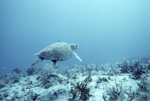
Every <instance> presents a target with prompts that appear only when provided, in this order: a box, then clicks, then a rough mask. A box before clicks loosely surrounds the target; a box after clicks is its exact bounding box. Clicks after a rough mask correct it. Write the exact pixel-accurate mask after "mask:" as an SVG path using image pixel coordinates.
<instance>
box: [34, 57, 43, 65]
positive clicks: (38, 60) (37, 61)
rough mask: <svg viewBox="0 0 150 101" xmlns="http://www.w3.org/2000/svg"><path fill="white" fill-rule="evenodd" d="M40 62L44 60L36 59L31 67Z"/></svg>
mask: <svg viewBox="0 0 150 101" xmlns="http://www.w3.org/2000/svg"><path fill="white" fill-rule="evenodd" d="M42 60H44V59H41V58H38V59H37V60H36V61H35V62H34V63H33V64H32V65H31V66H34V65H35V64H37V63H39V62H41V61H42Z"/></svg>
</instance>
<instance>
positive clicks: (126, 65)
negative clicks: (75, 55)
mask: <svg viewBox="0 0 150 101" xmlns="http://www.w3.org/2000/svg"><path fill="white" fill-rule="evenodd" d="M0 92H1V93H0V100H1V101H150V97H149V94H150V58H144V59H136V60H129V59H124V61H122V62H119V63H105V64H100V65H96V64H94V63H92V64H88V65H73V66H72V67H69V66H56V67H55V68H51V67H50V65H49V64H46V65H45V66H44V67H43V68H40V69H37V68H34V67H32V68H28V69H27V70H26V71H21V70H19V69H17V68H15V69H13V70H12V72H11V73H9V74H5V75H2V76H0Z"/></svg>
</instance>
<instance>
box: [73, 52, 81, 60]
mask: <svg viewBox="0 0 150 101" xmlns="http://www.w3.org/2000/svg"><path fill="white" fill-rule="evenodd" d="M72 54H73V55H74V56H75V57H76V58H77V59H78V60H79V61H80V62H82V59H81V58H80V57H79V56H78V54H77V53H75V52H72Z"/></svg>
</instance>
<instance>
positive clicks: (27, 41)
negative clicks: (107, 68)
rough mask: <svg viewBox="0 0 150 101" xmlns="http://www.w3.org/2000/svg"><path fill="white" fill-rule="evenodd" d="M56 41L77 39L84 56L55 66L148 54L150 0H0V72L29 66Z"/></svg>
mask: <svg viewBox="0 0 150 101" xmlns="http://www.w3.org/2000/svg"><path fill="white" fill-rule="evenodd" d="M58 40H60V41H63V42H68V43H76V44H78V45H79V48H78V50H76V51H75V52H76V53H77V54H78V55H79V56H80V57H81V58H82V60H83V62H82V63H81V62H79V61H78V60H77V59H76V58H75V57H72V58H71V59H69V60H66V61H63V62H58V63H57V64H58V65H65V66H72V65H74V64H78V65H86V64H90V63H96V64H101V63H103V62H112V61H120V60H122V59H123V58H136V57H143V56H150V45H149V44H150V1H149V0H44V1H43V0H28V1H27V0H0V73H1V74H3V73H7V72H10V71H11V70H12V69H13V68H20V69H24V68H28V67H30V65H31V64H32V63H33V62H34V61H35V60H36V58H37V56H35V53H37V52H39V51H40V50H41V49H43V48H44V47H46V46H48V45H50V44H52V43H55V42H58ZM45 63H50V61H43V62H41V63H39V64H37V65H36V66H37V67H39V68H40V67H42V66H43V65H44V64H45Z"/></svg>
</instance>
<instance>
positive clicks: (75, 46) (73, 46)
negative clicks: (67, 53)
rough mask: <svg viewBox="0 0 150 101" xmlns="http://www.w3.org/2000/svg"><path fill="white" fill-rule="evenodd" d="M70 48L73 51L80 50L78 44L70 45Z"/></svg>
mask: <svg viewBox="0 0 150 101" xmlns="http://www.w3.org/2000/svg"><path fill="white" fill-rule="evenodd" d="M70 47H71V49H72V50H77V49H78V45H77V44H70Z"/></svg>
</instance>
